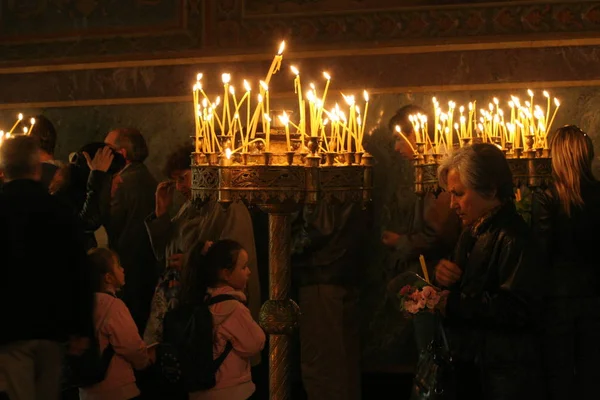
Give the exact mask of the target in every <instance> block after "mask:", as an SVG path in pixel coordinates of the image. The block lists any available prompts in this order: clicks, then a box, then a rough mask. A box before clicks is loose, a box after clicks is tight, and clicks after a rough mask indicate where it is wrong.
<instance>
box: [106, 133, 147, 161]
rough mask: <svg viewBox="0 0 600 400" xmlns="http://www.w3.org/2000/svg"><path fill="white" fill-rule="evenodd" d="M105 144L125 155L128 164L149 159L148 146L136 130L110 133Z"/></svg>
mask: <svg viewBox="0 0 600 400" xmlns="http://www.w3.org/2000/svg"><path fill="white" fill-rule="evenodd" d="M104 143H106V144H108V145H109V146H111V147H112V148H113V149H115V150H116V151H118V152H119V153H121V154H123V156H124V157H125V159H126V160H127V162H130V163H131V162H144V161H145V160H146V158H148V145H147V144H146V139H144V136H142V134H141V132H140V131H138V130H137V129H134V128H119V129H115V130H113V131H110V132H109V133H108V135H106V138H105V139H104Z"/></svg>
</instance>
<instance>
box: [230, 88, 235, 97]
mask: <svg viewBox="0 0 600 400" xmlns="http://www.w3.org/2000/svg"><path fill="white" fill-rule="evenodd" d="M229 93H231V94H232V95H235V88H234V87H233V86H229Z"/></svg>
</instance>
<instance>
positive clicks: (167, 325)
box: [156, 294, 237, 393]
mask: <svg viewBox="0 0 600 400" xmlns="http://www.w3.org/2000/svg"><path fill="white" fill-rule="evenodd" d="M226 300H237V299H236V298H235V297H234V296H231V295H227V294H222V295H218V296H215V297H212V298H210V299H208V300H206V302H205V303H204V304H201V305H183V306H179V307H177V308H176V309H174V310H171V311H168V312H167V313H166V315H165V318H164V321H163V342H162V343H160V344H159V345H158V346H157V348H156V361H157V362H156V364H157V367H158V373H159V376H160V379H161V380H162V382H161V383H162V386H163V387H164V386H168V387H171V388H172V390H173V391H174V392H175V391H177V392H181V391H184V392H188V393H190V392H196V391H199V390H207V389H211V388H213V387H214V386H215V384H216V380H215V374H216V372H217V370H218V369H219V367H220V366H221V364H222V363H223V361H224V360H225V358H226V357H227V355H228V354H229V353H230V352H231V350H232V349H233V345H232V344H231V342H229V341H228V342H227V344H226V346H225V350H224V351H223V353H221V354H220V355H219V357H217V359H213V319H212V314H211V312H210V310H209V308H208V307H209V306H211V305H213V304H216V303H220V302H222V301H226Z"/></svg>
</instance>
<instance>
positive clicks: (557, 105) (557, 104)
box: [554, 97, 560, 107]
mask: <svg viewBox="0 0 600 400" xmlns="http://www.w3.org/2000/svg"><path fill="white" fill-rule="evenodd" d="M554 104H555V105H556V107H560V100H558V99H557V98H556V97H555V98H554Z"/></svg>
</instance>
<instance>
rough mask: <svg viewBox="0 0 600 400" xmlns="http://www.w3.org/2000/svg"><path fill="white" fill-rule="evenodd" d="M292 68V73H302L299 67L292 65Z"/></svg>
mask: <svg viewBox="0 0 600 400" xmlns="http://www.w3.org/2000/svg"><path fill="white" fill-rule="evenodd" d="M290 69H291V70H292V73H293V74H294V75H296V76H298V75H300V71H298V68H296V67H295V66H293V65H292V66H291V67H290Z"/></svg>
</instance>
